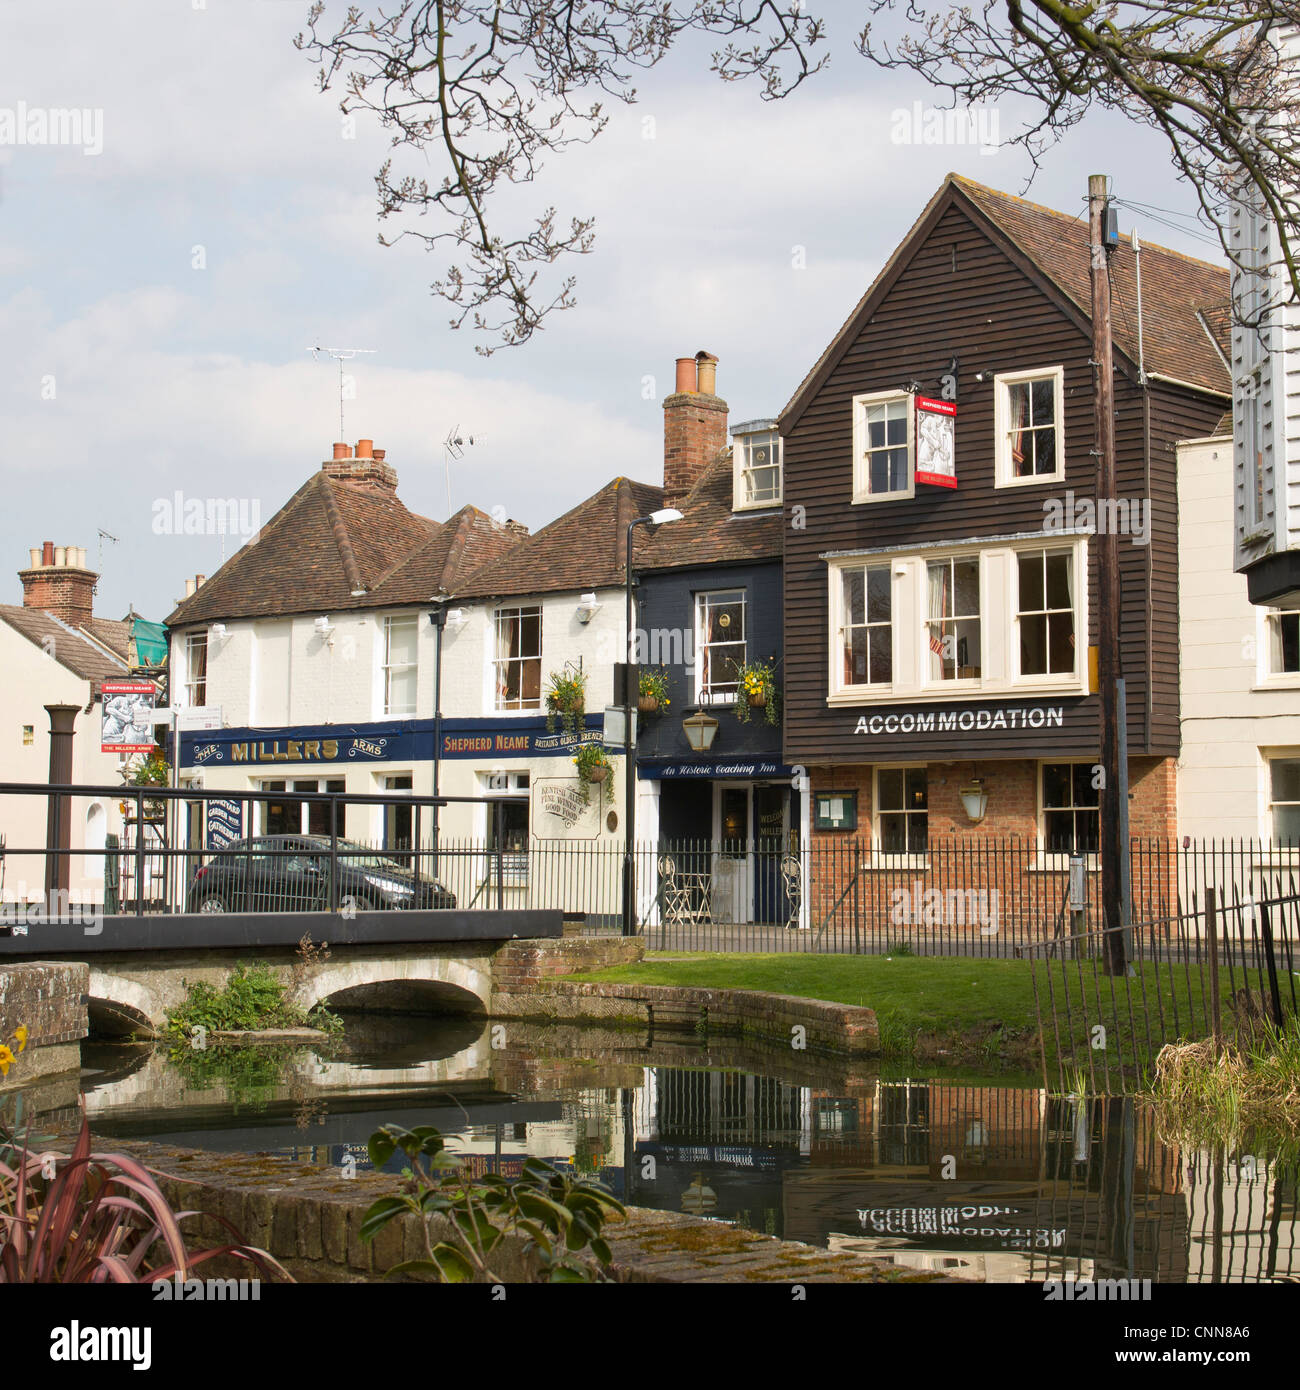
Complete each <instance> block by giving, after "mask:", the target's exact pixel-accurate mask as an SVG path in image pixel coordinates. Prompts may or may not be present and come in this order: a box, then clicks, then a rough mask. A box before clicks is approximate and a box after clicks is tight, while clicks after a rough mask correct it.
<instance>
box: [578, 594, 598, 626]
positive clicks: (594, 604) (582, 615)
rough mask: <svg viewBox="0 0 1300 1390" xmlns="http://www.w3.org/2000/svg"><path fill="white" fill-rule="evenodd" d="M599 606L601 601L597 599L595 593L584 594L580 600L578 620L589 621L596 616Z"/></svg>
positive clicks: (581, 621)
mask: <svg viewBox="0 0 1300 1390" xmlns="http://www.w3.org/2000/svg"><path fill="white" fill-rule="evenodd" d="M599 607H600V603H599V602H598V601H597V598H596V595H595V594H583V596H582V597H581V599H579V601H578V621H579V622H580V623H589V622H590V621H591V620H592V618H593V617H595V615H596V611H597V609H599Z"/></svg>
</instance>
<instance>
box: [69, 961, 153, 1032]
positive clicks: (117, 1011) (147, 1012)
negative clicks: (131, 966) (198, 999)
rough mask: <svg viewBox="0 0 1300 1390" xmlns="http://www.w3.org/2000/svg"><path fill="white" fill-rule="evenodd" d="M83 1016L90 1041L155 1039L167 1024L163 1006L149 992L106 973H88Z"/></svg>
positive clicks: (129, 981) (134, 983)
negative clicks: (85, 1016) (88, 983)
mask: <svg viewBox="0 0 1300 1390" xmlns="http://www.w3.org/2000/svg"><path fill="white" fill-rule="evenodd" d="M86 993H87V1000H86V1012H87V1015H88V1022H89V1026H90V1034H91V1036H92V1037H100V1038H125V1037H130V1036H131V1035H132V1034H135V1035H137V1036H139V1037H144V1038H152V1037H157V1036H158V1034H159V1033H161V1032H162V1030H163V1028H164V1027H166V1024H167V1006H166V1003H165V1001H163V1000H161V999H159V998H158V997H157V995H156V994H155V993H154V991H153V990H151V989H148V988H146V987H145V986H144V985H142V984H140V983H139V982H138V981H136V980H129V979H127V978H125V977H124V976H121V975H113V974H110V973H109V972H108V971H104V970H95V969H93V968H92V970H91V972H90V987H89V989H88V990H87V992H86Z"/></svg>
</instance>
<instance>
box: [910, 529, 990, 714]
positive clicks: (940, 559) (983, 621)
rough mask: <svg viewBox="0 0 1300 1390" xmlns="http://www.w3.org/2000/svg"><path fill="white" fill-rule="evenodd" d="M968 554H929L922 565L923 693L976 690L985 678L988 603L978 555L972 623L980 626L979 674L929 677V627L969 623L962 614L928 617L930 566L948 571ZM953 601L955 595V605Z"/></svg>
mask: <svg viewBox="0 0 1300 1390" xmlns="http://www.w3.org/2000/svg"><path fill="white" fill-rule="evenodd" d="M970 558H971V557H970V554H969V552H967V553H965V554H962V553H953V554H948V555H931V556H928V557H927V558H926V561H925V566H924V568H923V570H922V575H923V579H924V586H925V592H924V593H923V594H922V595H921V609H922V611H921V622H922V625H923V629H922V641H923V643H924V650H923V651H922V653H921V670H922V674H923V681H922V684H923V685H924V687H925V689H926V690H935V691H958V690H979V689H981V682H982V681H983V679H984V636H985V632H984V629H985V626H986V625H987V623H988V613H987V608H988V604H987V602H986V600H985V596H984V561H983V557H982V556H981V555H978V554H977V555H976V556H975V561H976V564H977V566H978V569H979V581H978V582H979V600H978V603H977V611H976V613H975V620H976V621H977V622H978V623H979V642H980V674H979V675H978V676H954V677H953V678H952V679H951V680H946V679H945V678H944V677H943V676H933V675H931V674H930V659H929V658H930V654H931V653H930V626H931V624H932V623H934V622H938V623H939V625H940V627H941V628H942V627H943V625H944V623H952V624H953V625H954V628H955V626H956V624H957V623H959V622H969V621H970V614H963V615H962V616H960V617H956V616H954V617H952V618H940V619H935V618H931V617H930V566H931V565H937V564H943V565H947V566H948V567H949V569H950V570H951V568H952V566H953V563H954V562H955V561H957V560H969V559H970ZM955 602H956V598H955V595H954V605H955ZM956 665H957V659H956V657H955V656H954V658H953V667H954V669H955V668H956Z"/></svg>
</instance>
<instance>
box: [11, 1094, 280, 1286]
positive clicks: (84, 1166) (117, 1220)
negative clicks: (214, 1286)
mask: <svg viewBox="0 0 1300 1390" xmlns="http://www.w3.org/2000/svg"><path fill="white" fill-rule="evenodd" d="M200 1214H201V1213H199V1212H193V1211H181V1212H176V1211H173V1210H172V1208H171V1205H170V1203H169V1202H168V1201H167V1198H166V1197H165V1196H164V1195H163V1193H162V1190H161V1189H160V1188H159V1186H158V1184H157V1182H156V1181H155V1180H154V1178H153V1177H152V1176H151V1175H150V1173H149V1171H148V1169H146V1168H145V1167H143V1166H142V1165H141V1164H139V1163H137V1162H136V1161H135V1160H134V1159H132V1158H128V1157H126V1155H125V1154H110V1153H91V1151H90V1125H89V1123H88V1121H87V1120H86V1116H85V1114H84V1112H83V1114H82V1117H81V1130H80V1133H79V1134H78V1135H77V1141H76V1144H75V1145H74V1146H73V1150H72V1153H71V1155H65V1154H55V1153H50V1152H46V1153H40V1154H37V1153H32V1152H31V1150H30V1148H29V1147H28V1141H27V1139H26V1138H25V1137H24V1139H23V1141H22V1145H21V1148H19V1147H17V1146H16V1145H15V1143H14V1141H13V1140H12V1138H10V1137H8V1136H5V1135H3V1134H0V1284H107V1283H114V1284H145V1283H152V1282H153V1281H154V1280H157V1279H171V1278H173V1276H177V1275H179V1277H180V1278H181V1279H186V1278H188V1277H189V1275H190V1271H191V1270H193V1269H194V1268H195V1266H197V1265H201V1264H204V1263H205V1262H207V1261H208V1260H214V1259H217V1258H220V1257H227V1258H230V1259H234V1260H244V1261H247V1262H248V1263H249V1264H252V1265H254V1266H256V1267H257V1268H258V1269H259V1270H260V1271H262V1272H263V1273H265V1274H269V1275H278V1276H280V1277H281V1278H283V1279H286V1280H289V1279H290V1275H289V1273H288V1272H287V1271H286V1270H285V1269H284V1267H283V1266H282V1265H281V1264H280V1263H279V1262H278V1261H277V1260H274V1259H272V1257H271V1256H270V1255H268V1254H267V1253H266V1251H264V1250H257V1249H254V1248H253V1247H252V1246H249V1245H245V1244H243V1242H242V1238H241V1236H240V1234H239V1232H238V1231H236V1230H235V1228H234V1227H233V1226H232V1225H231V1224H230V1222H229V1221H227V1220H225V1218H224V1217H220V1216H213V1218H212V1219H213V1220H215V1221H218V1222H220V1224H221V1225H223V1226H225V1227H226V1228H227V1229H228V1230H229V1231H230V1232H231V1234H232V1235H233V1236H234V1242H233V1243H231V1244H229V1245H221V1246H216V1247H213V1248H211V1249H207V1250H196V1251H191V1250H189V1249H188V1248H187V1245H186V1240H185V1236H184V1235H183V1234H182V1233H181V1222H183V1221H185V1220H186V1219H187V1218H189V1217H191V1216H198V1215H200Z"/></svg>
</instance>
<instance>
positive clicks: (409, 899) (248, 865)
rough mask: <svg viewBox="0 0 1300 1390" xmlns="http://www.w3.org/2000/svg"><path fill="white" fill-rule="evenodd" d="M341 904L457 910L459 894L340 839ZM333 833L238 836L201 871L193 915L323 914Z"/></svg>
mask: <svg viewBox="0 0 1300 1390" xmlns="http://www.w3.org/2000/svg"><path fill="white" fill-rule="evenodd" d="M337 844H338V887H337V892H336V896H335V902H336V904H337V905H338V906H339V907H341V908H342V907H347V906H348V905H349V899H350V900H351V905H352V906H353V907H354V908H355V909H356V911H358V912H377V911H385V910H388V909H393V908H397V909H403V908H451V907H455V906H456V895H455V894H454V893H452V892H450V891H449V890H448V889H446V888H444V887H443V886H442V884H440V883H435V882H433V880H431V879H427V878H420V877H418V875H416V874H413V873H412V872H411V870H410V869H408V868H407V867H406V866H405V865H404V864H400V863H398V862H397V860H395V859H391V858H389V857H388V856H387V855H385V854H382V853H381V852H380V851H378V850H373V849H367V848H366V846H365V845H358V844H356V843H354V842H353V841H351V840H339V841H338V842H337ZM329 884H330V839H329V836H328V835H258V836H256V837H254V838H253V839H252V840H236V841H234V842H233V843H232V844H229V845H227V846H226V847H225V848H224V849H222V850H220V851H219V852H218V853H216V854H214V855H213V856H212V858H211V859H210V860H209V861H208V862H207V863H206V864H204V865H203V867H202V868H200V869H199V871H198V872H197V873H196V874H195V875H194V881H193V882H192V883H191V884H190V888H189V893H188V895H187V898H186V911H188V912H324V911H327V910H328V908H329V903H330V897H329Z"/></svg>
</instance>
